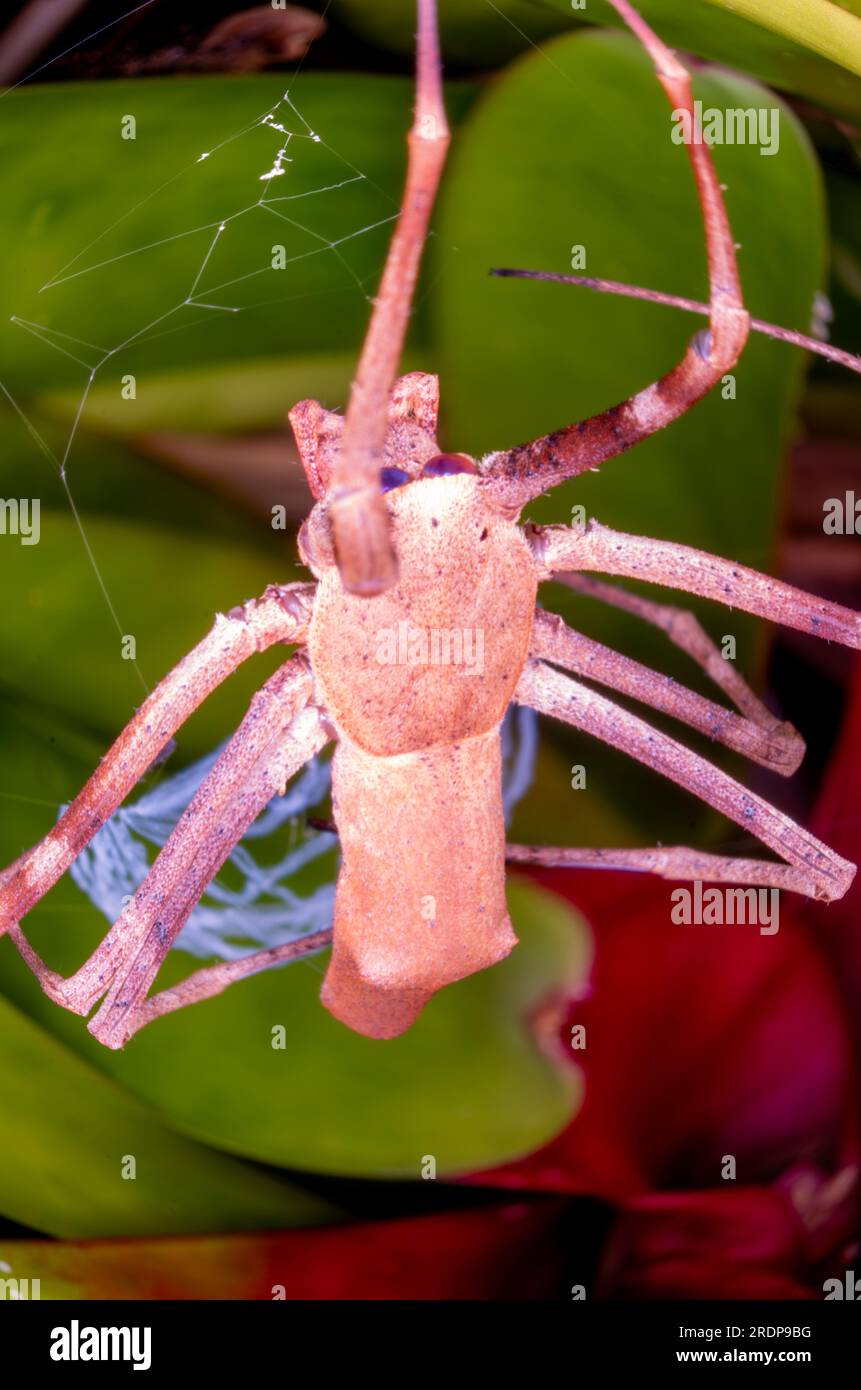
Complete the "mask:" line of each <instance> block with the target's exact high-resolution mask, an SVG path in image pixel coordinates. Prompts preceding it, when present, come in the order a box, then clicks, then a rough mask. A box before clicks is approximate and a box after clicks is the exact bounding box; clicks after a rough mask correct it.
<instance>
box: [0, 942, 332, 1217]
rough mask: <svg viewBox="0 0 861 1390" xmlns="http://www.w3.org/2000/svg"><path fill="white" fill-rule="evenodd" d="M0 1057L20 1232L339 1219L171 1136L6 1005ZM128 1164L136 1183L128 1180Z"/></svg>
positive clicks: (8, 1212) (288, 1189)
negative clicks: (130, 1161)
mask: <svg viewBox="0 0 861 1390" xmlns="http://www.w3.org/2000/svg"><path fill="white" fill-rule="evenodd" d="M3 947H4V950H5V951H8V950H11V945H10V943H8V942H4V943H3ZM0 1052H2V1055H3V1059H4V1060H3V1067H2V1069H0V1133H2V1135H3V1142H2V1144H0V1212H2V1214H3V1215H4V1216H6V1217H9V1218H11V1219H12V1220H14V1221H17V1222H19V1223H21V1224H23V1225H26V1226H31V1227H33V1228H34V1229H35V1230H38V1231H44V1232H46V1233H47V1234H49V1235H55V1236H63V1237H65V1238H67V1239H69V1238H75V1237H84V1236H113V1235H147V1234H160V1233H163V1232H172V1233H175V1234H179V1233H183V1232H185V1233H191V1232H199V1231H212V1230H216V1231H222V1230H257V1229H261V1228H265V1227H275V1226H285V1225H286V1226H297V1225H313V1224H315V1223H318V1222H320V1221H324V1220H331V1219H332V1217H333V1215H334V1211H333V1209H332V1208H331V1207H329V1206H328V1204H327V1203H324V1202H322V1201H320V1200H319V1199H317V1198H316V1197H312V1196H310V1195H308V1194H306V1193H304V1192H303V1191H302V1190H301V1188H298V1187H294V1186H292V1185H291V1184H289V1183H287V1182H284V1181H281V1180H279V1179H277V1178H273V1177H270V1176H268V1175H267V1174H265V1173H261V1172H257V1171H255V1169H253V1168H251V1167H249V1166H247V1165H245V1164H243V1163H240V1162H238V1161H237V1160H235V1159H231V1158H226V1157H224V1156H223V1155H221V1154H216V1153H213V1152H212V1151H211V1150H210V1151H207V1149H205V1148H204V1147H203V1146H202V1145H200V1144H195V1143H193V1142H192V1141H191V1140H188V1139H184V1138H182V1137H181V1136H179V1135H177V1134H173V1133H172V1132H171V1130H170V1129H169V1128H168V1127H167V1126H166V1125H165V1124H164V1122H163V1121H162V1120H160V1119H159V1118H158V1117H157V1115H156V1114H155V1112H154V1111H152V1110H150V1108H149V1107H148V1106H146V1105H144V1104H142V1103H141V1102H140V1101H138V1100H135V1099H133V1097H131V1096H129V1095H128V1094H126V1093H125V1092H124V1091H123V1090H122V1088H121V1087H119V1086H117V1085H116V1084H115V1083H114V1082H112V1081H110V1080H108V1079H107V1078H106V1077H104V1076H102V1075H100V1073H99V1072H98V1071H96V1070H95V1069H94V1068H93V1067H91V1066H88V1065H87V1063H86V1062H83V1061H82V1060H81V1059H80V1058H78V1057H75V1056H73V1055H72V1053H70V1052H69V1051H68V1050H67V1049H66V1048H64V1047H63V1046H62V1045H61V1044H60V1043H58V1042H56V1041H55V1040H54V1039H53V1038H50V1037H48V1036H47V1035H46V1034H45V1033H44V1032H43V1031H42V1029H40V1028H38V1027H37V1026H36V1025H35V1024H34V1023H32V1022H30V1020H29V1019H27V1018H25V1017H24V1015H23V1014H21V1013H19V1012H18V1010H17V1009H15V1008H13V1007H12V1006H11V1005H10V1004H8V1003H7V1002H6V1001H5V1000H3V999H0ZM129 1158H133V1159H134V1160H135V1171H134V1175H133V1176H125V1177H124V1176H123V1172H124V1167H125V1172H126V1174H128V1173H129V1172H130V1169H129V1166H128V1159H129Z"/></svg>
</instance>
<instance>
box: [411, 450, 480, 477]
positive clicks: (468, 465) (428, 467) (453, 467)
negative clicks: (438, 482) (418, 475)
mask: <svg viewBox="0 0 861 1390" xmlns="http://www.w3.org/2000/svg"><path fill="white" fill-rule="evenodd" d="M477 472H478V469H477V468H476V466H475V464H474V463H473V461H472V459H471V458H470V457H469V455H468V454H437V456H436V458H433V459H428V461H427V463H426V464H425V466H424V468H423V469H422V477H423V478H448V477H449V476H450V475H451V474H452V473H477Z"/></svg>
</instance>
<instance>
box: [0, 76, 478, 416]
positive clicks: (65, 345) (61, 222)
mask: <svg viewBox="0 0 861 1390" xmlns="http://www.w3.org/2000/svg"><path fill="white" fill-rule="evenodd" d="M284 82H285V79H284V77H283V76H274V77H271V76H266V77H228V78H221V77H218V78H212V77H210V78H170V79H148V80H147V81H144V82H141V81H137V82H136V81H111V82H96V83H83V82H82V83H76V84H75V90H74V101H69V98H68V91H67V89H66V88H65V87H64V86H63V85H62V84H59V85H56V86H51V85H49V86H44V87H38V86H36V87H22V88H21V89H20V90H18V91H15V92H13V93H12V94H11V95H10V96H8V97H7V99H6V101H5V102H4V108H3V122H2V125H0V161H2V166H3V172H4V188H5V195H6V197H5V205H4V216H3V219H2V232H0V252H2V257H3V263H4V269H5V275H6V283H7V285H8V286H9V287H10V289H9V293H8V295H7V299H6V312H5V313H4V314H3V316H2V320H0V380H2V381H3V382H4V383H5V384H6V386H7V387H8V389H9V390H10V391H11V392H12V394H13V395H16V396H17V395H21V394H23V395H24V396H25V397H26V396H28V395H32V394H35V393H37V392H38V393H40V394H41V393H44V392H46V391H49V390H51V391H53V390H56V389H57V388H66V389H69V390H71V389H74V388H77V389H78V390H79V391H81V392H83V390H84V387H85V385H86V382H87V378H88V372H89V369H90V368H91V367H92V366H94V365H95V364H96V362H98V361H99V360H100V358H101V356H102V355H103V354H104V353H105V352H107V351H109V350H111V349H115V350H116V351H115V354H114V355H113V356H111V357H110V358H108V359H107V360H106V361H105V362H104V364H103V366H101V367H100V369H99V372H98V374H97V376H96V379H95V380H96V384H97V385H98V387H99V388H101V389H102V390H103V391H106V392H110V391H111V390H113V391H114V393H115V395H116V397H117V399H118V400H122V396H121V389H122V378H123V377H124V376H126V375H128V374H132V375H134V376H135V377H136V378H138V380H139V390H138V398H139V399H140V400H141V402H143V401H144V400H145V399H146V395H147V390H148V383H153V385H152V389H153V390H155V389H156V388H157V386H158V384H159V382H160V378H161V377H162V375H163V374H164V373H166V372H173V371H177V370H184V369H186V368H187V367H189V365H192V367H193V368H195V369H196V368H199V367H200V366H201V365H202V364H204V363H221V364H225V363H233V362H241V361H250V360H254V359H260V358H266V357H276V358H279V359H280V358H282V357H289V356H290V355H293V356H297V355H298V356H301V355H303V354H307V353H331V352H334V353H340V354H344V353H347V352H349V351H350V350H352V349H353V348H355V347H356V346H357V345H358V343H359V342H360V340H361V336H362V334H363V332H364V329H365V325H366V322H367V318H368V313H369V299H370V296H371V294H372V293H373V291H374V288H375V285H376V281H377V278H378V276H379V271H380V267H381V265H382V261H383V257H384V254H385V247H386V244H387V240H388V236H389V235H390V232H391V222H392V219H393V218H394V216H395V215H396V213H397V210H398V204H399V201H400V192H401V180H402V176H403V168H404V157H405V149H406V142H405V134H406V130H407V127H408V125H409V121H410V107H411V102H412V84H411V83H410V81H409V80H408V79H406V78H404V79H400V78H375V77H366V76H362V75H354V74H346V73H345V74H340V73H339V74H319V73H317V74H300V75H298V76H297V77H296V78H295V80H294V82H293V83H292V85H291V88H290V97H291V101H292V103H293V104H294V107H295V109H293V108H291V107H290V106H288V105H286V104H285V103H283V102H282V104H281V105H280V106H278V107H277V110H276V113H275V117H274V119H275V120H276V122H277V123H278V124H280V125H283V126H284V127H285V130H286V131H288V132H292V135H291V136H289V138H288V135H287V134H285V133H282V132H279V131H276V130H273V129H272V128H270V127H269V126H267V125H261V123H260V117H261V116H262V115H263V114H264V113H265V112H266V111H267V110H270V109H273V108H274V107H275V106H276V104H277V103H278V101H279V99H280V98H281V97H282V94H283V92H284ZM470 96H471V92H470V89H469V88H468V87H466V86H464V85H460V86H455V87H453V88H452V89H451V91H450V93H449V105H450V110H451V115H452V119H453V120H457V118H458V114H459V112H460V111H461V110H462V109H463V108H464V107H465V106H466V105H467V104H468V102H469V100H470ZM127 114H131V115H134V117H135V121H136V138H135V139H134V140H125V139H122V138H121V128H122V126H121V123H122V120H123V117H124V116H125V115H127ZM59 132H62V138H61V151H62V152H61V153H60V152H59V147H58V140H59V139H60V135H59ZM312 132H313V133H312ZM317 136H319V139H318V138H315V137H317ZM282 144H283V146H284V147H285V148H286V149H287V151H288V154H287V156H286V162H285V163H284V165H283V168H284V175H283V177H280V178H273V179H271V180H269V181H268V182H266V181H261V175H263V174H265V173H267V172H268V171H269V170H270V168H272V167H273V160H274V158H275V156H276V153H277V151H278V149H279V147H281V146H282ZM202 155H206V156H207V157H206V158H205V159H203V160H202V161H201V156H202ZM261 197H265V200H266V202H267V204H268V207H266V208H264V207H261V206H258V203H259V200H260V199H261ZM222 222H224V230H223V231H219V226H220V224H221V223H222ZM279 246H281V247H283V248H284V251H283V255H282V256H280V257H279V256H278V255H277V254H275V252H274V248H276V247H279ZM273 255H274V257H275V259H276V260H279V259H283V261H284V266H283V268H273ZM192 296H193V297H194V298H195V299H196V300H197V301H200V302H203V303H208V304H213V303H214V304H216V305H218V306H221V307H219V308H216V309H212V308H200V307H193V306H187V305H185V304H184V301H186V300H187V299H188V298H189V297H192ZM231 310H238V311H239V312H230V311H231ZM24 323H29V324H30V325H32V326H34V329H35V331H34V332H30V331H28V330H27V329H26V328H25V327H24V326H22V325H23V324H24ZM148 325H149V327H148ZM416 331H417V333H420V332H421V319H420V318H419V320H418V323H417V328H416ZM37 334H41V335H42V336H41V337H39V336H37ZM64 335H66V336H64ZM46 338H47V339H48V341H47V342H46V341H44V339H46ZM68 354H71V356H69V355H68ZM73 359H76V360H73ZM292 403H293V402H292V401H291V400H290V399H289V398H288V397H287V396H286V395H285V396H284V397H283V409H284V410H285V411H286V409H287V408H288V407H289V406H290V405H291V404H292ZM127 405H128V407H129V410H130V413H131V412H133V410H134V406H133V405H132V404H131V402H127ZM196 427H197V428H199V429H204V428H206V427H207V422H206V420H198V421H197V422H196Z"/></svg>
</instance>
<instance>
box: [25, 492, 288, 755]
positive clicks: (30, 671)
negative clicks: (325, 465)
mask: <svg viewBox="0 0 861 1390" xmlns="http://www.w3.org/2000/svg"><path fill="white" fill-rule="evenodd" d="M40 524H41V538H40V541H39V544H38V545H22V544H19V543H17V541H16V540H15V539H14V538H10V540H9V541H8V542H7V544H4V545H2V546H0V585H2V586H3V588H4V590H5V592H7V593H14V594H15V596H16V601H15V603H14V604H10V605H9V606H8V609H7V613H6V621H5V622H4V624H3V628H2V632H0V665H2V670H3V684H4V686H5V688H6V690H7V691H9V692H17V693H18V694H19V695H20V696H22V697H24V698H26V699H29V700H32V701H36V702H39V703H41V704H43V705H45V706H48V707H50V708H53V709H55V710H57V711H61V712H63V714H64V715H65V717H66V718H68V719H71V721H72V723H73V725H77V726H78V727H82V728H84V729H89V730H95V731H97V732H98V733H99V735H100V738H101V739H102V741H103V743H107V742H112V741H113V739H114V738H115V737H116V735H117V734H118V733H119V732H120V730H121V729H122V727H123V726H124V724H125V723H126V722H127V721H128V720H129V719H130V717H131V715H132V714H133V712H134V710H135V708H136V707H137V706H138V705H139V704H141V702H142V700H143V698H144V694H145V687H144V684H143V681H146V683H147V685H148V686H150V687H151V686H153V685H155V684H156V683H157V681H159V680H160V679H161V678H162V676H163V675H164V674H165V673H166V672H167V671H169V670H170V668H171V667H172V666H173V665H175V664H176V662H177V661H178V660H179V659H180V657H182V656H183V655H184V654H185V652H187V651H188V650H189V649H190V648H191V647H192V646H194V644H195V643H196V642H198V641H199V640H200V638H201V637H203V635H204V633H205V632H206V631H207V630H208V628H209V627H210V626H211V623H212V621H213V617H214V614H215V613H216V612H217V611H225V610H227V609H229V608H232V607H233V606H234V605H235V604H236V603H240V602H242V601H244V600H245V599H247V598H253V597H254V596H255V595H257V594H259V593H261V592H262V591H263V589H264V588H265V587H266V585H267V583H270V582H273V581H275V580H280V581H283V582H289V581H290V580H292V579H297V578H300V577H302V578H306V577H307V572H306V571H304V570H303V571H301V572H300V570H299V568H298V566H297V565H296V564H295V550H294V547H293V543H292V542H291V541H289V540H287V539H286V538H282V544H283V546H284V552H285V553H284V554H283V557H282V558H281V559H280V560H279V559H278V558H277V550H276V548H275V545H274V543H273V539H272V536H273V533H272V532H271V531H270V532H269V536H268V537H267V535H266V528H264V527H263V526H261V527H260V528H259V531H260V534H261V542H260V544H259V546H258V548H257V549H256V550H252V549H251V548H250V547H249V546H247V545H241V544H239V543H231V542H228V541H227V540H225V539H219V538H217V537H213V538H212V539H210V538H209V537H207V536H201V535H195V534H193V533H190V532H188V531H183V530H180V529H173V528H172V527H171V525H170V523H169V520H168V521H166V522H162V523H161V524H155V523H144V522H137V523H135V522H132V521H129V520H127V519H125V518H122V519H121V518H119V517H114V518H110V519H109V518H102V517H87V518H85V526H86V537H87V542H88V544H89V546H90V548H91V551H92V554H93V556H94V558H95V562H96V564H97V565H98V568H99V573H100V574H101V576H102V580H103V582H104V585H105V588H106V590H107V593H108V594H109V595H110V604H111V606H112V608H113V614H112V612H111V607H109V606H108V602H107V600H106V598H105V596H104V594H103V592H102V591H101V588H100V586H99V582H98V579H97V577H96V574H95V572H94V569H93V566H92V564H91V562H90V558H89V555H88V552H87V550H86V548H85V546H84V543H83V541H82V538H81V535H80V532H79V530H78V527H77V525H76V523H75V520H74V518H73V517H72V516H70V515H69V513H68V512H61V511H58V510H54V509H48V508H46V509H43V510H42V513H41V523H40ZM279 534H281V533H279ZM179 576H181V581H180V580H179ZM114 615H116V618H117V620H118V622H119V625H120V628H121V630H122V634H123V635H124V636H126V637H132V638H134V640H135V644H136V645H135V650H136V661H133V660H129V659H125V658H124V655H123V651H124V647H123V642H122V638H121V633H120V631H119V630H118V628H117V626H116V624H115V621H114ZM284 659H285V653H284V651H283V649H281V650H280V652H275V653H267V654H266V655H264V656H263V657H261V658H259V660H256V661H252V662H249V663H247V665H246V666H245V667H244V668H243V669H242V670H241V671H240V672H239V673H238V674H237V676H236V677H234V678H232V679H231V680H230V681H229V682H228V684H227V685H226V686H225V687H222V688H221V690H220V691H219V692H217V693H216V694H215V695H214V696H213V698H212V699H211V700H209V701H207V703H206V705H205V707H204V708H203V709H202V710H201V711H199V712H198V714H196V715H195V716H194V718H193V720H192V721H190V723H189V725H188V726H187V729H186V732H185V733H184V734H183V743H182V746H183V752H184V756H187V757H192V756H196V755H198V754H200V753H203V752H206V751H207V750H209V749H211V748H212V747H213V746H214V744H215V743H217V742H218V740H219V739H220V738H221V737H223V736H224V734H225V732H226V731H227V729H228V728H229V727H230V726H231V725H233V726H235V724H236V723H238V721H239V718H240V717H241V715H242V713H243V712H244V708H245V706H246V705H247V702H248V699H249V698H250V694H251V692H252V690H253V689H255V688H256V687H257V686H258V685H259V684H260V683H261V682H262V680H264V679H265V677H266V674H268V673H269V671H271V670H272V669H274V665H275V664H278V663H280V662H281V661H283V660H284ZM102 751H104V748H103V749H102Z"/></svg>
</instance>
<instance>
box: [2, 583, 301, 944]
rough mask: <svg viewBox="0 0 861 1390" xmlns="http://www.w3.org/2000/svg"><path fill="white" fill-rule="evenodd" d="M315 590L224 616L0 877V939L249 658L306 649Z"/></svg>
mask: <svg viewBox="0 0 861 1390" xmlns="http://www.w3.org/2000/svg"><path fill="white" fill-rule="evenodd" d="M314 590H315V585H313V584H287V585H280V586H279V585H271V586H270V587H269V588H268V589H267V590H266V592H265V593H264V594H263V596H262V597H261V598H259V599H251V600H250V601H249V602H248V603H245V604H243V605H242V606H241V607H238V608H233V609H231V611H230V612H229V613H228V614H227V615H226V616H225V615H224V614H221V613H219V614H218V615H217V617H216V619H215V624H214V626H213V627H212V628H211V630H210V631H209V632H208V633H207V635H206V637H204V638H203V640H202V641H201V642H199V643H198V644H197V646H196V647H194V648H193V649H192V650H191V651H190V652H189V653H188V655H187V656H184V657H183V658H182V660H181V661H180V662H179V663H178V665H176V666H175V667H174V668H173V670H172V671H170V672H169V673H168V675H166V676H165V678H164V679H163V680H162V681H161V682H160V683H159V684H158V685H157V686H156V688H155V690H154V691H153V692H152V694H151V695H149V696H148V697H147V699H146V700H145V702H144V703H143V704H142V705H141V707H140V709H139V710H138V711H137V713H136V714H135V716H134V718H133V719H131V720H130V722H129V723H128V724H127V725H126V727H125V729H124V730H123V732H122V733H121V734H120V736H119V738H118V739H117V740H116V742H115V743H114V744H113V746H112V747H111V749H110V751H109V752H108V753H107V754H106V755H105V757H104V758H103V759H102V761H101V762H100V764H99V766H98V767H97V768H96V770H95V772H94V773H93V775H92V777H91V778H90V780H89V781H88V782H87V784H86V786H85V787H84V788H83V790H82V791H81V792H79V794H78V795H77V796H76V797H75V800H74V801H73V802H72V804H71V806H69V807H68V809H67V810H66V811H65V812H64V814H63V815H62V816H61V817H60V819H59V821H58V822H57V824H56V825H55V826H53V828H52V829H51V830H49V831H48V834H47V835H46V836H45V838H44V839H43V840H42V841H41V842H40V843H39V844H38V845H36V846H35V847H34V848H33V849H30V850H27V851H26V852H25V853H24V854H23V855H21V856H20V857H19V858H18V859H17V860H16V861H15V863H14V864H11V865H10V866H9V868H8V869H6V870H5V871H4V872H3V874H2V875H0V936H2V935H3V933H4V932H5V931H7V930H8V929H9V928H10V927H11V926H12V925H13V924H14V923H17V922H20V921H21V919H22V917H24V916H25V915H26V914H27V913H28V912H29V911H30V909H31V908H32V907H33V906H34V905H35V904H36V903H37V902H38V901H39V899H40V898H42V897H44V895H45V894H46V893H47V892H48V890H49V889H50V888H53V886H54V884H55V883H56V882H57V880H58V879H60V878H62V876H63V874H64V873H65V872H66V870H67V869H68V867H69V865H70V864H71V863H72V861H73V860H74V859H76V858H77V856H78V855H79V854H80V852H81V850H82V849H83V848H84V847H85V846H86V845H87V844H88V843H89V842H90V840H91V839H92V838H93V836H94V835H95V833H96V831H97V830H99V829H100V827H101V826H102V825H104V823H105V821H106V820H107V819H108V818H109V817H110V816H112V815H113V813H114V811H115V810H116V809H117V807H118V806H119V805H121V803H122V802H123V801H124V800H125V798H126V797H127V796H128V794H129V792H130V791H131V789H132V787H134V785H135V783H136V782H138V781H139V780H140V778H141V777H142V776H143V774H144V773H145V772H146V771H147V769H148V768H149V767H151V766H152V764H153V762H154V761H155V759H156V758H157V757H158V755H159V753H161V752H162V750H163V749H164V747H165V745H166V744H167V742H168V741H169V739H170V738H171V737H172V736H173V734H174V733H175V732H176V730H177V729H178V728H179V727H180V725H181V724H184V723H185V721H186V719H188V717H189V715H191V714H192V713H193V711H194V710H196V709H197V708H198V706H199V705H201V704H202V703H203V701H204V700H205V699H206V698H207V697H208V696H209V695H210V694H211V693H212V691H213V690H214V689H215V688H216V686H218V685H220V684H221V683H222V681H225V680H226V679H227V677H228V676H229V675H231V674H232V673H233V671H235V670H236V668H237V666H240V665H241V664H242V662H243V661H245V660H246V659H247V658H248V657H249V656H252V655H253V654H254V653H255V652H261V651H264V650H265V649H266V648H267V647H271V646H273V645H274V644H275V643H276V642H285V643H290V644H292V643H294V642H302V641H303V640H304V638H305V634H306V632H307V630H308V623H309V621H310V617H311V610H312V607H313V601H314Z"/></svg>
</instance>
